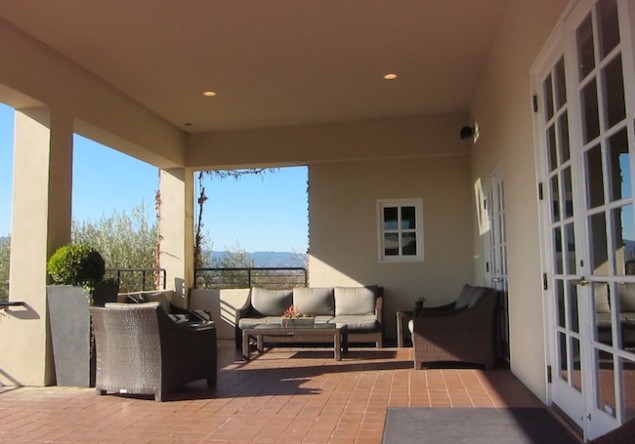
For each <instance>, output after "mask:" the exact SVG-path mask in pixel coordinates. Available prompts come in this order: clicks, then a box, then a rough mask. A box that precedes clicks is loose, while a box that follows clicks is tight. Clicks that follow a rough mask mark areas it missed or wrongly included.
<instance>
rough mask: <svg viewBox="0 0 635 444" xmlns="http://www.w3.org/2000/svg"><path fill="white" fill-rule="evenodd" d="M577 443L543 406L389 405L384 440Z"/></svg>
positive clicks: (443, 443)
mask: <svg viewBox="0 0 635 444" xmlns="http://www.w3.org/2000/svg"><path fill="white" fill-rule="evenodd" d="M403 443H421V444H459V443H466V444H467V443H469V444H481V443H482V444H492V443H505V444H560V443H562V444H579V441H578V440H577V439H575V438H574V437H573V436H572V435H571V434H570V433H569V432H568V431H567V430H566V429H565V428H564V427H563V426H562V425H561V424H560V423H559V422H558V420H556V419H555V418H553V417H552V416H551V415H550V414H549V412H547V410H546V409H543V408H511V409H497V408H456V409H450V408H438V409H437V408H408V407H389V408H388V412H387V414H386V423H385V425H384V438H383V444H403Z"/></svg>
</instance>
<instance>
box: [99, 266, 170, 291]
mask: <svg viewBox="0 0 635 444" xmlns="http://www.w3.org/2000/svg"><path fill="white" fill-rule="evenodd" d="M104 277H106V278H115V279H117V280H119V293H130V292H133V291H146V290H165V288H166V283H167V275H166V272H165V269H164V268H159V269H153V268H109V269H107V270H106V275H105V276H104Z"/></svg>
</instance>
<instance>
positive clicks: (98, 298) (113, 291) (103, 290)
mask: <svg viewBox="0 0 635 444" xmlns="http://www.w3.org/2000/svg"><path fill="white" fill-rule="evenodd" d="M118 294H119V281H118V280H116V279H108V280H104V281H99V282H97V283H96V284H95V289H94V290H93V305H94V306H96V307H103V306H104V305H106V304H107V303H109V302H117V295H118Z"/></svg>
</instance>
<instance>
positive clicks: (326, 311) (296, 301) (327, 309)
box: [293, 287, 335, 316]
mask: <svg viewBox="0 0 635 444" xmlns="http://www.w3.org/2000/svg"><path fill="white" fill-rule="evenodd" d="M293 305H294V306H295V308H296V309H298V311H299V312H300V313H302V314H310V315H329V316H333V314H334V313H335V299H334V298H333V289H332V288H306V287H297V288H294V289H293Z"/></svg>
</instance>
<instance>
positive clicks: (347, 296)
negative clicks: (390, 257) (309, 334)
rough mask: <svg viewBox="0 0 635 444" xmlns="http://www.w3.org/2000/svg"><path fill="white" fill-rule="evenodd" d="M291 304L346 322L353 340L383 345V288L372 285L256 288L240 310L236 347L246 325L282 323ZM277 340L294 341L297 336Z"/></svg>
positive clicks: (318, 316) (322, 319) (332, 320)
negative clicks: (284, 313) (290, 288)
mask: <svg viewBox="0 0 635 444" xmlns="http://www.w3.org/2000/svg"><path fill="white" fill-rule="evenodd" d="M291 305H293V306H294V307H295V308H296V309H297V310H299V311H300V312H301V313H304V314H309V315H312V316H315V322H329V323H337V324H346V325H347V327H348V340H349V342H356V343H366V342H372V343H374V344H375V346H376V347H377V348H381V347H382V346H383V324H382V307H383V288H382V287H378V286H376V285H370V286H365V287H328V288H308V287H298V288H294V289H292V290H267V289H262V288H252V289H251V290H250V292H249V297H248V298H247V302H246V303H245V305H244V306H243V307H241V308H240V309H238V310H237V312H236V327H237V329H236V347H237V348H240V347H241V342H242V335H241V334H240V333H241V332H240V330H241V329H242V328H245V327H251V326H254V325H257V324H280V322H281V319H280V318H281V315H282V313H283V312H284V311H285V310H286V309H287V308H289V307H290V306H291ZM265 339H266V338H265ZM275 340H276V342H282V341H293V337H289V338H280V337H277V338H276V339H275Z"/></svg>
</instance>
